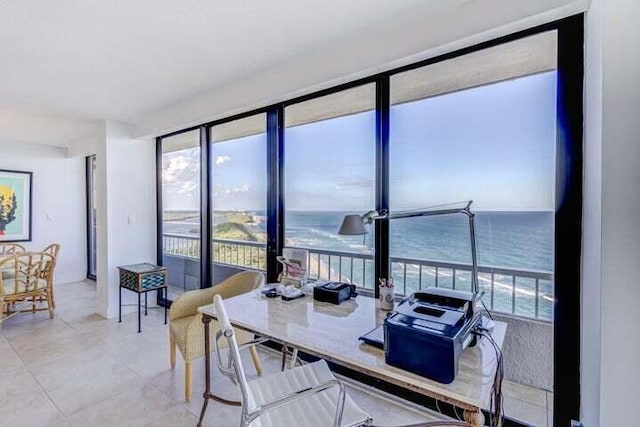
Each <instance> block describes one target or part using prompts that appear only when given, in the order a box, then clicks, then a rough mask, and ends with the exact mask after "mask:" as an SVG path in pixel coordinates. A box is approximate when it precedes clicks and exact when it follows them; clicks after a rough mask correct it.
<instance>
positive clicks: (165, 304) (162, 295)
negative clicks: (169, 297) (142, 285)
mask: <svg viewBox="0 0 640 427" xmlns="http://www.w3.org/2000/svg"><path fill="white" fill-rule="evenodd" d="M165 291H166V288H165V289H159V290H158V292H160V297H161V298H164V297H165ZM165 300H166V298H165ZM167 305H168V304H167V302H166V301H165V303H164V324H165V325H166V324H167Z"/></svg>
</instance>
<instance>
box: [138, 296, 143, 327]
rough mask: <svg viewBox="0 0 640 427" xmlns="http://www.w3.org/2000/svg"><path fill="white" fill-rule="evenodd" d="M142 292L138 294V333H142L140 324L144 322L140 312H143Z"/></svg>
mask: <svg viewBox="0 0 640 427" xmlns="http://www.w3.org/2000/svg"><path fill="white" fill-rule="evenodd" d="M140 305H141V304H140V292H138V333H140V332H142V329H140V324H141V322H142V319H141V318H140V312H141V307H140Z"/></svg>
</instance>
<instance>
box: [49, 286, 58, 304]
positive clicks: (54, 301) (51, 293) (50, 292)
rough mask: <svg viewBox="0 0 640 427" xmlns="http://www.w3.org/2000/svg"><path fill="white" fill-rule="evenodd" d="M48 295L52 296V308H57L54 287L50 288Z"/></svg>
mask: <svg viewBox="0 0 640 427" xmlns="http://www.w3.org/2000/svg"><path fill="white" fill-rule="evenodd" d="M48 293H49V294H50V295H51V306H52V307H53V308H56V299H55V298H54V297H53V286H51V287H50V288H49V292H48Z"/></svg>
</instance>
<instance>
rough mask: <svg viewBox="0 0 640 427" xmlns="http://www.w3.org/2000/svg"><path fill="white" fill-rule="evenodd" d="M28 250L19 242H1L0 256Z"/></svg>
mask: <svg viewBox="0 0 640 427" xmlns="http://www.w3.org/2000/svg"><path fill="white" fill-rule="evenodd" d="M24 252H26V249H25V248H24V246H22V245H19V244H17V243H0V257H2V256H5V255H14V254H19V253H24Z"/></svg>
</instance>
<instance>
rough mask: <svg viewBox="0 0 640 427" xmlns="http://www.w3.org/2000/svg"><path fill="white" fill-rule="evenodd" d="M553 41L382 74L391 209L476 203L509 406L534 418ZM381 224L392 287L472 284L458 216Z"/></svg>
mask: <svg viewBox="0 0 640 427" xmlns="http://www.w3.org/2000/svg"><path fill="white" fill-rule="evenodd" d="M556 45H557V36H556V32H555V31H552V32H547V33H542V34H539V35H535V36H531V37H527V38H523V39H520V40H517V41H514V42H510V43H506V44H503V45H500V46H497V47H493V48H489V49H485V50H479V51H476V52H474V53H472V54H469V55H465V56H461V57H458V58H455V59H452V60H448V61H443V62H439V63H436V64H433V65H428V66H425V67H422V68H417V69H414V70H411V71H407V72H403V73H399V74H396V75H394V76H392V77H391V110H390V191H389V195H390V210H391V211H392V212H393V211H397V210H407V209H420V208H426V207H431V206H440V205H446V204H449V203H452V202H460V201H466V200H473V205H472V211H474V212H475V215H476V216H475V224H476V237H477V248H478V263H479V266H480V273H479V284H480V289H481V291H482V292H484V303H485V304H486V306H487V307H488V308H489V309H490V310H491V311H492V312H494V317H495V318H496V319H499V320H501V321H505V322H506V323H507V324H508V340H507V341H508V342H507V346H508V350H509V354H508V357H509V360H510V362H511V365H507V372H506V376H507V379H508V380H509V381H508V383H507V386H506V387H508V389H509V390H510V391H512V393H509V394H508V395H507V396H506V397H505V409H506V415H507V416H509V417H512V418H515V419H519V420H521V421H526V422H528V423H531V424H533V425H547V418H549V419H551V418H550V417H551V415H550V412H549V411H550V410H551V408H550V406H548V405H547V401H548V400H550V398H549V396H548V395H551V392H552V391H553V378H552V373H553V353H552V351H550V348H552V342H553V333H552V331H553V326H552V322H553V304H554V282H553V271H554V247H553V246H554V209H555V202H554V200H555V185H556V176H555V171H556V159H555V153H556V125H557V123H556V114H557V105H556V95H557V93H556V86H557V71H556ZM389 227H390V239H389V240H390V256H391V265H392V272H393V277H394V279H395V282H396V284H397V285H400V286H399V287H397V289H399V291H400V292H401V293H406V294H408V293H411V292H415V291H416V290H418V289H422V288H426V287H443V288H450V289H460V290H466V291H469V290H470V288H471V266H470V264H471V250H470V244H469V228H468V221H467V218H466V216H464V215H451V216H436V217H421V218H409V219H402V220H395V221H391V222H390V226H389ZM525 360H526V361H528V362H527V363H522V365H523V366H524V365H526V368H523V369H516V368H515V366H518V364H519V363H521V362H524V361H525ZM531 396H535V398H531ZM523 408H526V410H523Z"/></svg>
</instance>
